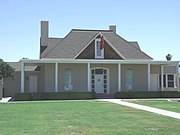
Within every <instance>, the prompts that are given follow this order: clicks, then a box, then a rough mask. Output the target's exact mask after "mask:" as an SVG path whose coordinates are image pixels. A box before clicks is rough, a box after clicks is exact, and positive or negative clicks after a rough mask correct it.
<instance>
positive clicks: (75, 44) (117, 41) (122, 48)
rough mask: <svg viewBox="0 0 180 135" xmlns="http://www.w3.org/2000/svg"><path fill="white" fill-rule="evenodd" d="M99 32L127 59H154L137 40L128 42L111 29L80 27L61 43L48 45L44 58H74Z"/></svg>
mask: <svg viewBox="0 0 180 135" xmlns="http://www.w3.org/2000/svg"><path fill="white" fill-rule="evenodd" d="M99 32H101V33H102V34H103V36H104V37H105V38H106V39H107V40H108V41H109V42H110V43H111V45H113V46H114V47H115V48H116V50H117V51H118V52H119V53H120V54H121V55H122V56H123V57H124V58H125V59H152V58H151V57H149V56H148V55H147V54H145V53H144V52H142V51H141V50H140V48H139V47H138V44H137V42H128V41H126V40H125V39H123V38H122V37H120V36H119V35H117V34H115V33H113V32H112V31H110V30H78V29H73V30H71V31H70V33H69V34H68V35H67V36H66V37H65V38H64V39H63V40H61V42H60V43H58V44H56V45H51V47H48V48H47V50H45V51H44V52H43V54H42V56H43V57H42V58H74V57H75V56H76V55H77V54H78V53H79V52H80V51H81V50H82V49H83V48H84V47H86V45H87V44H88V43H89V42H90V41H91V40H92V39H93V38H95V36H97V34H98V33H99Z"/></svg>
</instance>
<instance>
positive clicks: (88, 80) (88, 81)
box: [87, 63, 91, 92]
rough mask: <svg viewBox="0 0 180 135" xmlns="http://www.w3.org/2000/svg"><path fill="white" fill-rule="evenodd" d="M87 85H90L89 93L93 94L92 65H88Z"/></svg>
mask: <svg viewBox="0 0 180 135" xmlns="http://www.w3.org/2000/svg"><path fill="white" fill-rule="evenodd" d="M87 85H88V92H91V68H90V63H88V65H87Z"/></svg>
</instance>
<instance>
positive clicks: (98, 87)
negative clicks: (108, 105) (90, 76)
mask: <svg viewBox="0 0 180 135" xmlns="http://www.w3.org/2000/svg"><path fill="white" fill-rule="evenodd" d="M103 80H104V79H103V75H95V91H96V93H104V86H103Z"/></svg>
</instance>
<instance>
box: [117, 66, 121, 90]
mask: <svg viewBox="0 0 180 135" xmlns="http://www.w3.org/2000/svg"><path fill="white" fill-rule="evenodd" d="M120 91H121V63H118V92H120Z"/></svg>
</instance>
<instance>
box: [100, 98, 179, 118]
mask: <svg viewBox="0 0 180 135" xmlns="http://www.w3.org/2000/svg"><path fill="white" fill-rule="evenodd" d="M99 100H100V101H106V102H111V103H116V104H120V105H124V106H128V107H133V108H136V109H140V110H144V111H149V112H153V113H157V114H160V115H165V116H168V117H172V118H176V119H180V113H176V112H171V111H166V110H162V109H158V108H154V107H149V106H144V105H138V104H134V103H129V102H125V101H122V100H121V99H99Z"/></svg>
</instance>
